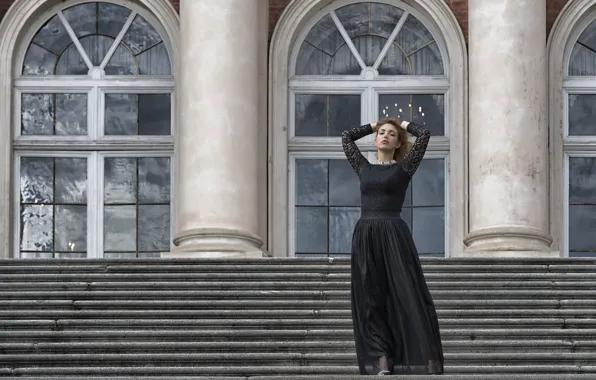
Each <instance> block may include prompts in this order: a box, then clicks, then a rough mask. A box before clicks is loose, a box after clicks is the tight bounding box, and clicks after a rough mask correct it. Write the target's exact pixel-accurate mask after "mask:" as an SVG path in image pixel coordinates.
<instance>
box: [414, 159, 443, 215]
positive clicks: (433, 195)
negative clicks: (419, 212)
mask: <svg viewBox="0 0 596 380" xmlns="http://www.w3.org/2000/svg"><path fill="white" fill-rule="evenodd" d="M410 188H411V190H410V192H411V194H412V204H413V206H414V207H417V206H443V205H444V204H445V160H444V159H442V158H440V159H429V158H427V159H424V160H422V162H421V163H420V166H419V167H418V170H417V171H416V174H415V175H414V176H413V177H412V181H411V183H410Z"/></svg>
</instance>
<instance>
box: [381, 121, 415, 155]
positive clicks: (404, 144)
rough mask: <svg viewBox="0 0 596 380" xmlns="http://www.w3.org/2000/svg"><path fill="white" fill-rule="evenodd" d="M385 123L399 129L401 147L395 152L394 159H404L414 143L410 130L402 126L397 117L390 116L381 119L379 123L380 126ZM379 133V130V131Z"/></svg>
mask: <svg viewBox="0 0 596 380" xmlns="http://www.w3.org/2000/svg"><path fill="white" fill-rule="evenodd" d="M384 124H391V125H393V126H394V127H395V129H396V130H397V141H398V143H400V145H399V147H398V148H397V149H396V150H395V152H393V159H394V160H395V161H397V162H399V161H402V160H403V159H404V158H406V156H407V155H408V153H409V152H410V149H412V143H411V142H410V139H408V132H407V131H406V130H405V129H403V128H402V127H401V126H400V123H399V121H397V119H395V118H392V117H391V118H388V119H384V120H380V121H379V122H378V123H377V125H378V126H379V128H380V127H381V126H382V125H384ZM377 134H378V132H377Z"/></svg>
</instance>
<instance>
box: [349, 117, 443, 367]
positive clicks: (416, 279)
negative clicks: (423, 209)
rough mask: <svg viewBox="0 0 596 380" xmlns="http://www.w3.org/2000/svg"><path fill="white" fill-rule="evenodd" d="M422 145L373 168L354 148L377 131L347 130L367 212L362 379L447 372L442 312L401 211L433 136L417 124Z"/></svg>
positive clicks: (359, 286) (355, 255)
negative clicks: (384, 373)
mask: <svg viewBox="0 0 596 380" xmlns="http://www.w3.org/2000/svg"><path fill="white" fill-rule="evenodd" d="M407 130H408V132H409V133H411V134H413V135H414V136H416V142H415V143H414V145H413V146H412V150H411V151H410V152H409V154H408V155H407V157H406V158H405V159H404V160H403V161H402V162H399V163H396V164H393V165H373V164H370V163H369V162H368V160H367V159H366V158H365V157H364V156H363V155H362V154H361V153H360V150H359V149H358V147H357V146H356V144H355V143H354V142H355V141H356V140H358V139H360V138H362V137H364V136H366V135H369V134H371V133H373V130H372V128H371V126H370V124H368V125H364V126H361V127H356V128H352V129H349V130H347V131H344V132H343V134H342V143H343V148H344V152H345V154H346V156H347V158H348V161H349V162H350V164H351V165H352V167H353V168H354V170H355V171H356V173H357V174H358V176H359V177H360V191H361V196H362V198H361V202H362V212H361V217H360V219H359V220H358V222H357V223H356V226H355V228H354V235H353V237H352V264H351V266H352V319H353V322H354V338H355V342H356V354H357V356H358V366H359V368H360V374H361V375H376V374H378V373H379V372H380V371H381V370H388V371H389V373H391V374H440V373H443V349H442V345H441V336H440V333H439V323H438V318H437V313H436V311H435V307H434V303H433V300H432V298H431V295H430V292H429V290H428V287H427V285H426V281H425V279H424V276H423V273H422V267H421V265H420V260H419V258H418V252H417V250H416V246H415V245H414V241H413V239H412V234H411V233H410V229H409V228H408V225H407V224H406V222H405V221H404V220H403V219H401V217H400V212H401V208H402V204H403V202H404V198H405V194H406V190H407V188H408V185H409V183H410V180H411V178H412V175H413V174H414V172H415V171H416V169H417V168H418V165H419V164H420V162H421V161H422V158H423V157H424V153H425V151H426V147H427V145H428V141H429V139H430V133H429V131H428V130H426V129H425V128H423V127H421V126H419V125H416V124H413V123H410V124H409V125H408V127H407Z"/></svg>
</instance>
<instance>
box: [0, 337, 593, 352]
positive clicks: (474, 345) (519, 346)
mask: <svg viewBox="0 0 596 380" xmlns="http://www.w3.org/2000/svg"><path fill="white" fill-rule="evenodd" d="M443 348H444V351H445V352H446V353H482V352H483V353H492V352H499V353H503V352H515V353H518V352H522V353H525V352H527V351H531V350H538V351H541V352H568V353H569V352H574V353H575V352H582V353H594V352H595V351H596V342H594V341H589V340H583V341H582V340H578V341H571V340H563V339H559V340H553V339H548V340H536V339H529V340H519V341H511V340H473V341H471V340H444V341H443ZM268 351H275V352H296V351H299V352H306V351H316V352H322V351H332V352H350V353H353V351H354V342H353V340H352V339H350V340H336V341H331V340H323V339H321V340H310V341H291V340H278V341H264V342H254V341H215V342H208V341H193V342H181V341H163V340H162V341H144V340H131V339H122V340H121V341H118V340H116V339H115V340H110V341H106V340H100V341H85V342H81V341H60V342H43V341H41V342H40V341H35V342H33V341H31V342H26V343H25V342H22V341H21V342H10V343H8V342H5V343H0V354H30V353H37V354H41V353H54V354H63V353H104V352H105V353H121V352H122V353H135V352H147V353H151V352H162V353H174V352H182V353H186V352H193V353H202V352H230V353H232V352H268Z"/></svg>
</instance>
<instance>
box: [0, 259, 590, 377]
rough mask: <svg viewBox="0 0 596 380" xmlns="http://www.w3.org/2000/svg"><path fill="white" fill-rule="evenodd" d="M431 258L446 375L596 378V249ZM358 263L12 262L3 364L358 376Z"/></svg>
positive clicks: (36, 373)
mask: <svg viewBox="0 0 596 380" xmlns="http://www.w3.org/2000/svg"><path fill="white" fill-rule="evenodd" d="M422 263H423V267H424V271H425V274H426V279H427V282H428V284H429V287H430V289H431V292H432V294H433V297H434V299H435V303H436V306H437V309H438V314H439V318H440V325H441V335H442V338H443V345H444V351H445V361H446V363H445V364H446V374H445V375H444V376H443V378H447V379H476V380H497V379H498V380H513V379H526V380H538V379H540V380H554V379H557V380H560V379H596V260H581V259H559V260H543V259H536V260H527V259H526V260H516V259H500V260H474V259H423V260H422ZM349 267H350V266H349V261H348V260H346V259H328V260H327V259H272V258H268V259H247V260H242V259H237V260H230V259H227V260H217V259H205V260H174V259H168V260H165V259H163V260H159V259H153V260H141V259H139V260H7V261H0V377H6V378H18V379H29V378H35V379H37V380H39V379H40V378H41V377H43V378H45V379H66V380H68V379H86V380H93V379H119V380H124V379H131V380H132V379H151V378H154V379H158V378H159V379H168V380H174V379H218V380H240V379H251V380H259V379H262V380H264V379H268V380H274V379H282V378H283V379H287V380H292V379H305V378H307V379H338V380H340V379H341V380H347V379H358V378H360V377H359V376H357V375H356V374H357V367H356V365H355V354H354V345H353V342H352V327H351V319H350V303H349V283H350V275H349ZM390 378H393V379H402V378H403V379H421V380H422V379H436V378H437V377H436V376H390Z"/></svg>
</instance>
